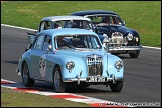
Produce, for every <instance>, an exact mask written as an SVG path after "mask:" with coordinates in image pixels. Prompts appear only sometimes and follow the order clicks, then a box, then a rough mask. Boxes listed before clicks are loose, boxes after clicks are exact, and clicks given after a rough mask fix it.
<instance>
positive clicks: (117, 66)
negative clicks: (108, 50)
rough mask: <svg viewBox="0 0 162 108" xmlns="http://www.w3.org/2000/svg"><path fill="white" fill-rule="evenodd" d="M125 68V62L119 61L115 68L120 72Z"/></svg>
mask: <svg viewBox="0 0 162 108" xmlns="http://www.w3.org/2000/svg"><path fill="white" fill-rule="evenodd" d="M122 67H123V62H122V61H121V60H118V61H116V62H115V68H116V69H117V70H118V71H119V70H120V69H121V68H122Z"/></svg>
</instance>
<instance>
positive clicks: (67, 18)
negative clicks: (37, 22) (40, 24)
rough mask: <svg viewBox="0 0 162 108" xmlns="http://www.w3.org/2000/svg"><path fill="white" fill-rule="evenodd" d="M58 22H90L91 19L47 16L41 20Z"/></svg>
mask: <svg viewBox="0 0 162 108" xmlns="http://www.w3.org/2000/svg"><path fill="white" fill-rule="evenodd" d="M44 20H46V21H58V20H88V21H90V20H91V19H89V18H85V17H82V16H49V17H45V18H43V19H42V21H44Z"/></svg>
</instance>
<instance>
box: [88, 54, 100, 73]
mask: <svg viewBox="0 0 162 108" xmlns="http://www.w3.org/2000/svg"><path fill="white" fill-rule="evenodd" d="M87 65H88V73H89V76H102V71H103V64H102V56H100V55H96V54H93V55H89V56H87Z"/></svg>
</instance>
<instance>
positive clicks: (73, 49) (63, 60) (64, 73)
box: [16, 28, 124, 92]
mask: <svg viewBox="0 0 162 108" xmlns="http://www.w3.org/2000/svg"><path fill="white" fill-rule="evenodd" d="M34 37H36V38H34V41H33V38H32V35H31V38H28V39H29V42H31V47H30V48H29V49H28V50H27V51H26V52H25V53H24V54H22V56H21V58H20V59H19V63H18V68H17V69H16V72H17V73H18V75H21V76H22V81H23V83H24V85H25V86H26V87H31V86H33V85H34V83H35V81H36V80H41V81H49V82H52V83H53V86H54V90H55V92H65V91H66V89H67V86H68V85H78V86H82V87H88V86H89V85H96V84H97V85H106V86H108V85H110V88H111V90H112V91H113V92H120V91H121V90H122V87H123V80H124V63H123V61H122V60H121V59H120V58H119V57H117V56H115V55H112V54H110V53H107V51H106V50H105V48H104V47H103V46H102V44H101V41H100V39H99V37H98V35H97V34H96V33H94V32H92V31H90V30H85V29H76V28H62V29H49V30H43V31H41V32H39V33H37V34H36V35H34Z"/></svg>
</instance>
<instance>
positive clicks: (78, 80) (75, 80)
mask: <svg viewBox="0 0 162 108" xmlns="http://www.w3.org/2000/svg"><path fill="white" fill-rule="evenodd" d="M123 80H124V77H119V78H118V77H115V76H113V77H111V78H110V77H107V81H106V82H111V81H112V82H113V83H115V82H116V81H123ZM63 81H64V82H78V84H80V82H86V78H64V79H63ZM95 83H97V82H95ZM98 83H100V82H98Z"/></svg>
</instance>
